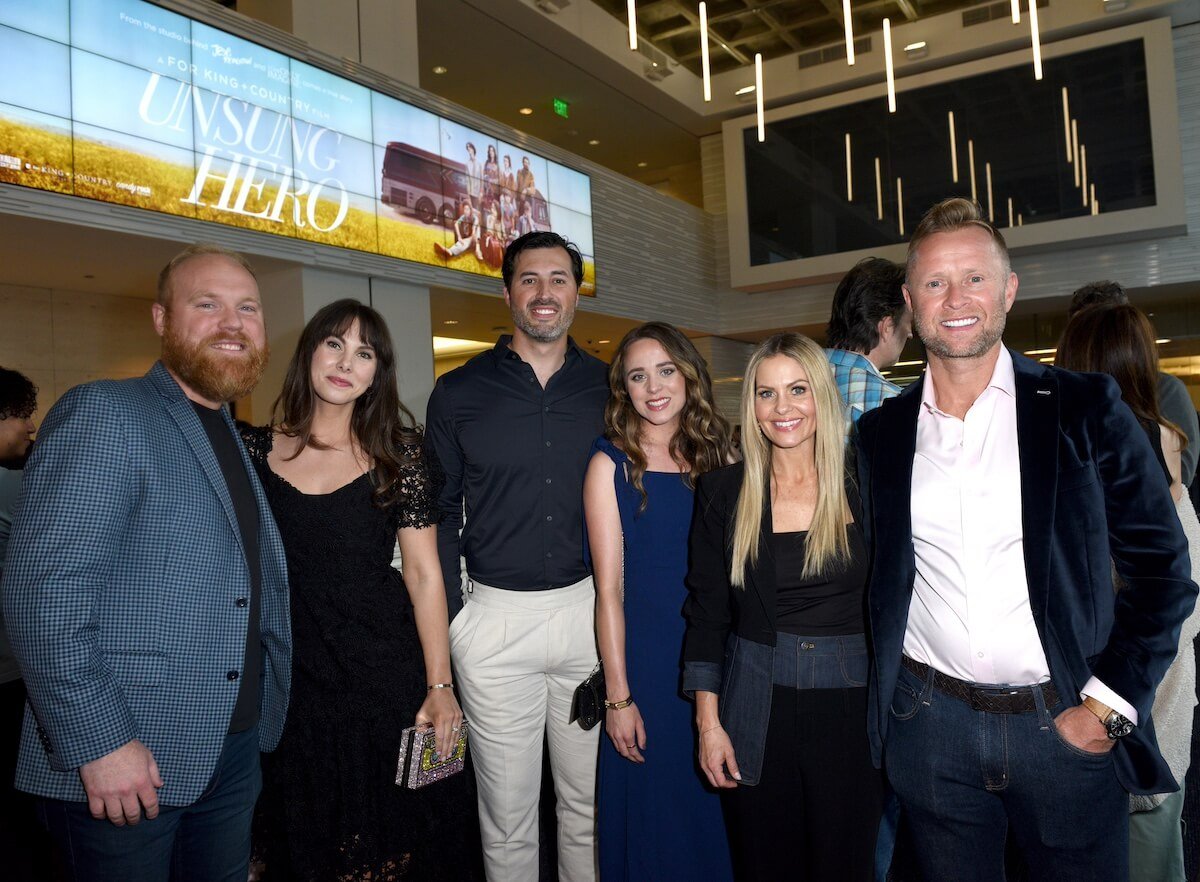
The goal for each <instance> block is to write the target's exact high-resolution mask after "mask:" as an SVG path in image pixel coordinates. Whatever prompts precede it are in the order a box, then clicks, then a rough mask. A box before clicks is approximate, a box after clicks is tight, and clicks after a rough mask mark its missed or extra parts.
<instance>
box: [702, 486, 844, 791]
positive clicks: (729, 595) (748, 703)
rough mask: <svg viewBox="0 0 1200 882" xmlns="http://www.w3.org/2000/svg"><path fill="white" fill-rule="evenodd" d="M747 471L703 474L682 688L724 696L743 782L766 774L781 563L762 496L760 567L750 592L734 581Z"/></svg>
mask: <svg viewBox="0 0 1200 882" xmlns="http://www.w3.org/2000/svg"><path fill="white" fill-rule="evenodd" d="M850 474H852V470H851V469H849V467H848V468H847V482H846V493H847V499H848V500H849V502H850V508H851V511H852V512H853V514H854V517H855V520H858V519H859V512H858V509H859V504H858V493H857V490H856V488H855V486H854V484H853V483H852V481H851V479H850V477H849V476H850ZM744 477H745V468H744V466H743V464H742V463H740V462H739V463H734V464H732V465H728V466H725V467H723V468H719V469H715V470H714V471H711V472H709V473H708V474H705V475H701V476H700V479H699V480H698V481H697V482H696V502H695V508H694V509H693V512H692V529H691V534H690V535H689V537H688V575H687V587H688V599H687V601H686V602H685V603H684V606H683V614H684V617H685V618H686V619H687V630H686V632H685V634H684V641H683V691H684V694H686V695H687V696H688V697H690V698H694V697H695V693H696V692H697V691H701V692H713V693H716V694H717V695H718V696H719V700H718V713H719V714H720V719H721V725H722V726H723V727H724V728H725V731H726V732H727V733H728V734H729V740H730V741H731V742H732V743H733V749H734V753H735V754H736V756H737V762H738V770H739V771H740V772H741V775H742V781H741V783H742V784H750V785H753V784H757V783H758V780H759V777H760V776H761V773H762V760H763V752H764V749H765V745H766V740H767V723H768V722H769V721H770V717H771V693H772V673H773V668H774V664H775V640H776V636H775V635H776V631H775V565H774V563H773V561H772V557H771V553H770V551H769V549H768V548H767V544H766V538H767V537H768V536H770V535H771V533H772V532H773V524H772V519H771V494H770V493H769V492H768V493H764V494H763V516H762V527H761V530H760V532H759V546H758V562H757V564H755V565H754V566H751V567H747V569H746V578H745V584H744V587H743V588H734V587H733V586H732V585H731V584H730V582H729V566H730V559H731V555H732V551H733V529H734V515H735V514H736V511H737V498H738V493H739V492H740V491H741V488H742V481H743V479H744Z"/></svg>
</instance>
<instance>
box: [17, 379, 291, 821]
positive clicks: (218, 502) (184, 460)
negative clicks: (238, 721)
mask: <svg viewBox="0 0 1200 882" xmlns="http://www.w3.org/2000/svg"><path fill="white" fill-rule="evenodd" d="M226 421H227V422H228V423H229V431H230V432H232V433H233V434H234V436H235V437H236V436H237V432H236V431H234V426H233V422H232V420H230V419H229V416H228V412H226ZM239 444H240V440H239ZM242 458H243V460H244V461H245V463H246V471H247V473H248V474H249V476H250V483H251V486H252V487H253V488H254V495H255V497H256V499H257V501H258V510H259V532H260V537H261V539H260V546H261V553H262V604H261V622H260V625H261V631H262V640H263V645H264V658H263V668H264V677H263V693H262V717H261V722H260V724H259V734H260V741H261V745H262V748H263V750H271V749H273V748H274V747H275V745H276V744H277V743H278V742H279V736H280V734H281V733H282V731H283V721H284V715H285V713H286V712H287V702H288V688H289V683H290V680H291V628H290V618H289V611H288V588H287V562H286V558H285V557H284V551H283V543H282V542H281V540H280V538H279V531H278V530H277V529H276V527H275V522H274V520H273V519H272V517H271V509H270V507H269V505H268V504H267V500H266V497H265V496H264V494H263V491H262V487H261V485H260V484H259V482H258V478H257V476H256V475H255V471H254V468H253V467H252V466H251V463H250V460H249V458H247V457H246V453H245V450H244V449H243V450H242ZM241 542H242V540H241V535H240V533H239V531H238V528H237V520H236V515H235V514H234V510H233V503H232V500H231V499H230V496H229V491H228V489H227V487H226V485H225V480H224V477H223V476H222V474H221V470H220V466H219V465H218V464H217V459H216V456H215V455H214V454H213V451H212V445H211V444H210V443H209V440H208V436H207V435H206V434H205V432H204V428H203V426H202V425H201V424H200V419H199V417H198V416H197V415H196V413H195V411H194V409H193V407H192V404H191V402H190V401H189V400H188V399H187V398H186V397H185V396H184V394H183V391H182V390H181V389H180V388H179V386H178V384H176V382H175V381H174V380H173V379H172V378H171V375H170V374H169V373H167V371H166V369H165V368H164V367H163V366H162V364H161V363H159V364H155V365H154V367H153V368H151V370H150V372H149V373H148V374H146V376H144V377H141V378H139V379H134V380H121V381H109V380H106V381H102V382H97V383H88V384H86V385H83V386H76V387H75V388H74V389H72V390H71V391H69V392H68V393H67V394H66V395H64V396H63V397H62V398H61V399H60V400H59V401H58V403H57V404H55V406H54V407H53V408H52V409H51V411H50V413H49V414H48V415H47V416H46V419H45V421H44V422H43V424H42V427H41V431H40V432H39V433H38V441H37V444H36V445H35V447H34V452H33V455H32V456H31V457H30V461H29V463H28V465H27V467H26V469H25V478H24V481H23V483H22V487H21V497H20V499H19V501H18V503H17V514H16V518H15V520H14V524H13V531H12V536H11V538H10V541H9V548H8V558H7V562H6V564H5V567H4V581H3V583H2V585H0V588H2V590H3V597H4V615H5V621H6V623H7V625H8V630H9V636H10V637H11V639H12V645H13V650H14V652H15V654H16V656H17V659H18V661H19V662H20V664H21V672H22V674H23V675H24V677H25V685H26V687H27V688H28V691H29V705H30V707H29V708H28V709H27V711H26V714H25V722H24V726H23V728H22V731H21V751H20V757H19V759H18V762H17V775H16V784H17V787H19V788H20V789H22V790H25V791H28V792H31V793H36V794H40V795H42V796H49V797H54V798H57V799H67V800H82V799H84V798H85V796H84V792H83V786H82V785H81V783H80V781H79V774H78V769H79V767H80V766H82V765H83V764H85V763H87V762H90V761H91V760H94V759H96V758H98V757H101V756H104V755H105V754H107V753H109V752H111V751H113V750H115V749H116V748H118V747H120V746H121V745H122V744H125V743H126V742H128V741H130V740H131V739H134V738H137V739H139V740H140V741H142V742H143V743H144V744H145V745H146V746H147V747H148V748H149V749H150V750H151V752H152V753H153V754H154V757H155V759H156V760H157V762H158V767H159V771H160V772H161V774H162V778H163V787H162V789H161V790H160V791H159V800H160V802H162V803H163V804H165V805H188V804H190V803H192V802H194V801H195V800H196V799H197V798H198V797H199V796H200V794H201V793H202V792H203V790H204V788H205V786H206V785H207V783H208V781H209V779H210V777H211V776H212V773H213V770H214V769H215V768H216V764H217V757H218V756H219V754H220V751H221V747H222V744H223V742H224V739H225V735H226V731H227V729H228V726H229V720H230V718H231V716H232V713H233V706H234V701H235V699H236V697H237V692H238V685H239V681H240V677H239V678H237V679H234V680H230V679H229V677H228V675H229V672H230V671H235V670H236V671H238V672H239V673H240V672H241V669H242V666H243V663H244V652H245V645H246V628H247V622H248V607H246V606H244V605H243V606H239V605H238V604H237V603H236V602H235V601H236V600H237V598H240V597H246V596H248V592H249V590H250V572H249V569H248V567H247V566H246V562H245V555H244V553H243V551H242V544H241ZM30 711H32V712H30Z"/></svg>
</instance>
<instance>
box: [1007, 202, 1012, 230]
mask: <svg viewBox="0 0 1200 882" xmlns="http://www.w3.org/2000/svg"><path fill="white" fill-rule="evenodd" d="M1008 225H1009V226H1010V227H1011V226H1012V225H1013V212H1012V197H1011V196H1009V197H1008Z"/></svg>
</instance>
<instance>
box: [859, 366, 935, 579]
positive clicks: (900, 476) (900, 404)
mask: <svg viewBox="0 0 1200 882" xmlns="http://www.w3.org/2000/svg"><path fill="white" fill-rule="evenodd" d="M924 388H925V377H924V376H923V375H922V376H921V378H920V379H918V380H917V381H916V382H915V383H913V384H912V385H910V386H909V387H908V388H907V389H905V390H904V392H902V393H901V394H900V395H898V396H897V397H896V398H894V399H892V401H891V402H889V403H887V404H886V405H885V407H884V410H883V413H882V414H881V416H882V420H881V424H880V427H879V431H877V432H876V433H875V444H874V449H873V450H872V451H870V454H871V474H872V475H873V476H878V479H875V478H872V480H871V510H872V511H873V512H886V515H887V516H886V517H884V518H882V519H880V518H876V520H875V526H878V525H879V523H880V521H881V520H882V522H883V523H884V524H886V525H887V527H888V528H889V534H888V536H886V537H884V536H880V539H883V540H884V541H886V543H887V544H886V545H885V546H884V547H885V548H887V549H888V553H901V554H905V555H907V557H908V559H909V560H911V558H912V471H913V457H914V456H915V455H916V452H917V416H918V414H919V413H920V409H921V395H922V394H923V390H924ZM897 537H900V541H897ZM877 547H878V546H877ZM897 563H899V562H897ZM906 566H907V563H906ZM909 587H911V585H910V586H909Z"/></svg>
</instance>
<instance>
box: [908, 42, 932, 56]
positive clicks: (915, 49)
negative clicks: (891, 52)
mask: <svg viewBox="0 0 1200 882" xmlns="http://www.w3.org/2000/svg"><path fill="white" fill-rule="evenodd" d="M928 54H929V44H928V43H926V42H925V41H924V40H918V41H917V42H916V43H909V44H908V45H907V46H905V47H904V57H905V58H907V59H908V60H909V61H916V60H917V59H918V58H924V57H925V56H926V55H928Z"/></svg>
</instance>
